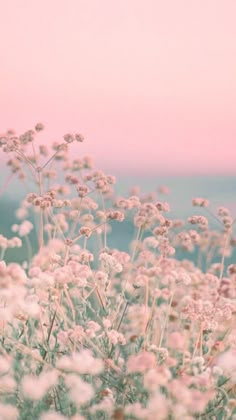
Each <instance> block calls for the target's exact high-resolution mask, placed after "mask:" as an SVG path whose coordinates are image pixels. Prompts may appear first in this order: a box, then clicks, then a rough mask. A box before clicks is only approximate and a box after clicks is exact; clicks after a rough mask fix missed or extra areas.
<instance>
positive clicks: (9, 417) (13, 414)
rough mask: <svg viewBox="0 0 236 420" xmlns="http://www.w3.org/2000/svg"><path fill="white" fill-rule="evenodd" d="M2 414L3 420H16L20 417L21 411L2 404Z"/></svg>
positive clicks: (0, 411) (0, 406)
mask: <svg viewBox="0 0 236 420" xmlns="http://www.w3.org/2000/svg"><path fill="white" fill-rule="evenodd" d="M0 414H1V419H2V420H16V419H17V418H18V416H19V411H18V409H17V408H16V407H13V405H10V404H3V403H0Z"/></svg>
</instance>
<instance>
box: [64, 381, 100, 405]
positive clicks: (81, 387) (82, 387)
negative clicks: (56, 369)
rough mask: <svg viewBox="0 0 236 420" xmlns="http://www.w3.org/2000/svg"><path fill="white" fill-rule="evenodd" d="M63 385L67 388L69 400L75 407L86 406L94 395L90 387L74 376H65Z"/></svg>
mask: <svg viewBox="0 0 236 420" xmlns="http://www.w3.org/2000/svg"><path fill="white" fill-rule="evenodd" d="M65 384H66V386H67V387H68V388H69V395H70V398H71V399H72V401H73V402H74V403H75V404H76V405H77V406H80V405H82V404H86V403H87V402H88V401H90V400H91V398H92V397H93V395H94V391H93V387H92V385H90V384H88V383H87V382H85V381H83V380H82V379H81V378H80V377H79V376H77V375H75V374H70V375H67V376H66V378H65Z"/></svg>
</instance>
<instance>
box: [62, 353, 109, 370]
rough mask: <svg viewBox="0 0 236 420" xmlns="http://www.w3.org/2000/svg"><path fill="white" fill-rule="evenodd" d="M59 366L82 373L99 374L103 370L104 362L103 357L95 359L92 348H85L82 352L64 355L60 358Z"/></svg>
mask: <svg viewBox="0 0 236 420" xmlns="http://www.w3.org/2000/svg"><path fill="white" fill-rule="evenodd" d="M57 367H58V368H59V369H63V370H67V371H72V372H77V373H80V374H82V375H84V374H88V375H98V374H99V373H101V372H102V371H103V368H104V364H103V361H102V360H101V359H95V358H94V357H93V355H92V352H91V351H90V350H87V349H84V350H81V351H80V352H76V353H72V354H71V355H70V356H62V357H61V359H59V360H58V363H57Z"/></svg>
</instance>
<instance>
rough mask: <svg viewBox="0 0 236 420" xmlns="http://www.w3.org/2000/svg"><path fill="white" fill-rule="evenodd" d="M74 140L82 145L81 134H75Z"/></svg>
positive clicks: (82, 138)
mask: <svg viewBox="0 0 236 420" xmlns="http://www.w3.org/2000/svg"><path fill="white" fill-rule="evenodd" d="M75 140H76V141H77V142H79V143H82V142H83V141H84V137H83V136H82V134H79V133H76V134H75Z"/></svg>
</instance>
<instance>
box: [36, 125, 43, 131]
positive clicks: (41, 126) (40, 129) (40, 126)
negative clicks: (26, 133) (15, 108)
mask: <svg viewBox="0 0 236 420" xmlns="http://www.w3.org/2000/svg"><path fill="white" fill-rule="evenodd" d="M34 128H35V131H42V130H44V125H43V124H42V123H37V124H36V126H35V127H34Z"/></svg>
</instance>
